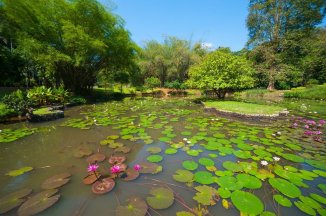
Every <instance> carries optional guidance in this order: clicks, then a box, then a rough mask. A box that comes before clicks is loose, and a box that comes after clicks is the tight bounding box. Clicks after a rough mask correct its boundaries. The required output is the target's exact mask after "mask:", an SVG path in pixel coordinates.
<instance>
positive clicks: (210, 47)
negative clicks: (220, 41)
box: [201, 42, 214, 50]
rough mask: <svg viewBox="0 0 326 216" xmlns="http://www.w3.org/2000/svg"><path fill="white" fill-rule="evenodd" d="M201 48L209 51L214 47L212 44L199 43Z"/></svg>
mask: <svg viewBox="0 0 326 216" xmlns="http://www.w3.org/2000/svg"><path fill="white" fill-rule="evenodd" d="M201 47H202V48H204V49H208V50H210V49H212V48H213V47H214V45H213V44H212V43H208V42H204V43H201Z"/></svg>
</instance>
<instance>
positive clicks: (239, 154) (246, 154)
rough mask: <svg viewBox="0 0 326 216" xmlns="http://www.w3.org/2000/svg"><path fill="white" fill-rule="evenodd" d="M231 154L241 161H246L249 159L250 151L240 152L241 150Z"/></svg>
mask: <svg viewBox="0 0 326 216" xmlns="http://www.w3.org/2000/svg"><path fill="white" fill-rule="evenodd" d="M233 154H234V155H235V156H236V157H238V158H241V159H248V158H251V154H250V151H242V150H238V151H235V152H233Z"/></svg>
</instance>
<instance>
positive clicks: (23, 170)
mask: <svg viewBox="0 0 326 216" xmlns="http://www.w3.org/2000/svg"><path fill="white" fill-rule="evenodd" d="M32 170H33V167H22V168H20V169H17V170H11V171H9V172H7V173H6V175H7V176H12V177H16V176H19V175H23V174H24V173H26V172H29V171H32Z"/></svg>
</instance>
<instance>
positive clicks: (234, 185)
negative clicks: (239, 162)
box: [216, 176, 243, 190]
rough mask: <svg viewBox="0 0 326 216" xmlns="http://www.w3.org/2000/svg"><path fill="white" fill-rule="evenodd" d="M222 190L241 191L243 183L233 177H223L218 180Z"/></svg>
mask: <svg viewBox="0 0 326 216" xmlns="http://www.w3.org/2000/svg"><path fill="white" fill-rule="evenodd" d="M216 183H217V184H219V186H220V187H221V188H224V189H228V190H240V189H241V188H243V183H242V182H239V181H237V179H236V178H234V177H233V176H222V177H220V178H218V179H217V180H216Z"/></svg>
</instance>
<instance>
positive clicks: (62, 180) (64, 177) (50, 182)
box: [41, 172, 71, 189]
mask: <svg viewBox="0 0 326 216" xmlns="http://www.w3.org/2000/svg"><path fill="white" fill-rule="evenodd" d="M70 176H71V174H70V173H68V172H65V173H61V174H58V175H55V176H52V177H51V178H48V179H47V180H45V181H44V182H43V183H42V186H41V187H42V189H54V188H58V187H61V186H63V185H65V184H67V183H68V182H69V180H70V179H69V177H70Z"/></svg>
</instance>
